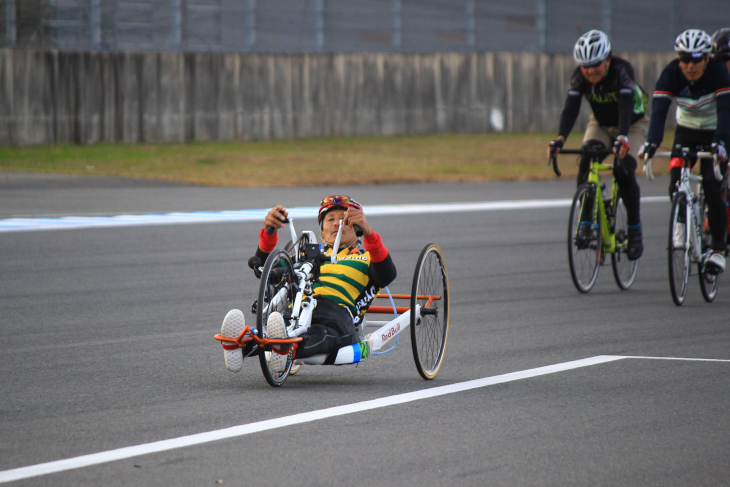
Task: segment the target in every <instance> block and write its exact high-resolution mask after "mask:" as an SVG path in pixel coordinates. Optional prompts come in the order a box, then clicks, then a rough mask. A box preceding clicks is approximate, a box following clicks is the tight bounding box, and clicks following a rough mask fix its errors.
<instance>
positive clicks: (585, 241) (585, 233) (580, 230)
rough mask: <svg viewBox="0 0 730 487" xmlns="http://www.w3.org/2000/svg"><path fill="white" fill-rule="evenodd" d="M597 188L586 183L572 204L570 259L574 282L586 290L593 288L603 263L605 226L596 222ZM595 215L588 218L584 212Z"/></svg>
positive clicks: (569, 238)
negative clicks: (594, 204)
mask: <svg viewBox="0 0 730 487" xmlns="http://www.w3.org/2000/svg"><path fill="white" fill-rule="evenodd" d="M595 194H596V188H595V186H593V185H592V184H583V185H581V186H580V188H578V191H576V193H575V196H574V197H573V203H572V205H571V208H570V221H569V222H568V262H569V263H570V276H571V277H572V278H573V284H575V287H576V288H577V289H578V291H580V292H582V293H587V292H588V291H590V290H591V288H593V285H594V284H595V283H596V277H598V266H599V265H600V263H601V252H602V248H601V245H602V244H601V230H600V228H598V225H597V224H596V223H597V221H596V215H597V212H596V209H595V208H593V202H594V201H595V200H596V198H595ZM584 214H586V215H591V216H590V217H588V218H586V219H585V220H584V219H583V218H582V215H584Z"/></svg>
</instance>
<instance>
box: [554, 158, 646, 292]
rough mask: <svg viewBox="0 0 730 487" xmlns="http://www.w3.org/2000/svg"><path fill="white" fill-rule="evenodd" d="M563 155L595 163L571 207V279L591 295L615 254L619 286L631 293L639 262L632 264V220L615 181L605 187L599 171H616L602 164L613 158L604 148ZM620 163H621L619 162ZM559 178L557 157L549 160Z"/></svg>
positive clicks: (633, 261)
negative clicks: (608, 256) (608, 257)
mask: <svg viewBox="0 0 730 487" xmlns="http://www.w3.org/2000/svg"><path fill="white" fill-rule="evenodd" d="M560 154H577V155H578V156H579V157H580V156H588V157H590V160H591V165H590V172H589V174H588V180H587V181H586V182H585V183H583V184H581V185H580V186H579V187H578V190H577V191H576V192H575V196H573V201H572V203H571V206H570V219H569V220H568V262H569V264H570V276H571V277H572V279H573V284H575V287H576V289H578V291H580V292H582V293H587V292H589V291H590V290H591V289H592V288H593V285H594V284H595V283H596V278H597V277H598V268H599V267H600V266H602V265H604V264H605V259H606V254H611V265H612V267H613V275H614V277H615V279H616V284H618V286H619V288H621V289H622V290H626V289H629V288H630V287H631V285H632V284H633V282H634V279H635V278H636V271H637V268H638V265H639V261H638V260H629V258H628V257H627V255H626V249H627V247H628V241H629V237H628V220H627V216H626V206H625V205H624V203H623V201H622V199H621V197H620V195H619V192H618V183H617V182H616V180H615V179H613V182H612V184H611V189H610V191H609V189H608V188H607V187H606V185H605V183H601V178H600V176H599V175H598V172H599V171H609V170H613V166H612V165H610V164H604V163H603V162H602V161H603V160H604V159H605V158H606V157H607V156H609V155H611V154H613V152H612V151H611V150H610V149H606V148H605V146H604V145H603V144H600V145H584V146H583V147H582V148H580V149H561V150H560ZM616 163H620V160H618V158H617V160H616ZM548 164H552V166H553V170H554V171H555V174H556V175H558V176H560V174H561V173H560V170H559V169H558V159H557V154H556V153H552V155H551V156H550V158H549V160H548Z"/></svg>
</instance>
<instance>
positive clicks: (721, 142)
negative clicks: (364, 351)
mask: <svg viewBox="0 0 730 487" xmlns="http://www.w3.org/2000/svg"><path fill="white" fill-rule="evenodd" d="M711 49H712V47H711V41H710V36H709V35H707V33H706V32H704V31H702V30H699V29H689V30H686V31H684V32H682V33H681V34H680V35H679V36H678V37H677V39H676V41H675V43H674V50H675V51H676V52H677V53H678V55H679V58H678V59H675V60H674V61H672V62H670V63H669V64H668V65H667V66H666V67H665V68H664V70H663V71H662V74H661V75H660V76H659V80H658V81H657V83H656V89H655V90H654V98H653V100H652V114H651V125H650V127H649V137H648V140H647V142H646V143H645V144H644V145H643V146H642V148H641V150H640V152H639V155H646V156H647V157H651V156H653V155H654V152H655V151H656V149H657V147H658V146H659V145H660V144H661V142H662V139H663V138H664V124H665V122H666V118H667V112H668V111H669V106H670V105H671V103H672V100H673V99H674V100H676V102H677V129H676V130H675V132H674V143H673V144H672V147H673V148H674V147H675V146H677V145H680V146H683V147H692V148H695V147H697V146H710V147H711V150H712V152H714V153H715V154H716V155H717V158H718V160H719V161H720V162H721V163H722V162H725V161H726V160H727V151H726V149H725V144H726V143H727V141H728V139H729V136H730V74H728V70H727V67H726V66H725V63H723V61H722V60H720V59H718V58H711V57H710V51H711ZM672 155H673V157H672V159H671V161H670V163H669V167H670V171H671V182H670V184H669V194H670V195H671V194H674V193H675V192H676V190H677V182H678V181H679V178H680V177H681V170H682V164H683V161H682V159H681V158H680V157H679V156H680V154H679V153H677V152H676V150H675V149H673V154H672ZM695 162H696V161H695ZM712 165H713V161H712V159H702V161H701V162H700V173H701V174H702V177H703V179H702V187H703V189H704V192H705V202H706V203H707V218H708V221H709V224H710V233H711V235H712V244H711V245H712V250H713V253H712V254H711V255H710V256H709V257H708V258H707V260H706V261H705V265H706V266H707V268H708V270H710V271H713V272H722V271H724V270H725V257H724V255H723V253H724V252H725V246H726V240H727V220H726V216H725V215H726V212H725V204H724V202H723V199H722V192H721V182H720V181H716V180H715V177H714V171H713V167H712ZM723 166H724V164H723ZM722 171H723V172H724V171H725V168H724V167H723V168H722Z"/></svg>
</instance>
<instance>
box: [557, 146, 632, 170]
mask: <svg viewBox="0 0 730 487" xmlns="http://www.w3.org/2000/svg"><path fill="white" fill-rule="evenodd" d="M558 154H577V155H588V156H590V157H591V158H603V157H606V156H610V155H611V154H613V150H611V149H592V148H589V147H583V148H580V149H560V152H553V151H551V152H550V156H549V157H548V166H549V165H551V164H552V166H553V171H555V175H557V176H558V177H560V175H561V172H560V169H558ZM621 167H622V169H623V171H624V172H626V169H625V168H623V166H621Z"/></svg>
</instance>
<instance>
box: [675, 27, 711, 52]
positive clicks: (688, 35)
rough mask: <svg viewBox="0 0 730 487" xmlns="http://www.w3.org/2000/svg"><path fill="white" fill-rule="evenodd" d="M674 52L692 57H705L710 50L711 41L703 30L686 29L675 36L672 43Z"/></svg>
mask: <svg viewBox="0 0 730 487" xmlns="http://www.w3.org/2000/svg"><path fill="white" fill-rule="evenodd" d="M674 50H675V51H677V52H686V53H689V54H693V55H705V54H709V52H710V51H711V50H712V41H711V40H710V36H709V35H707V32H705V31H704V30H700V29H687V30H685V31H684V32H682V33H681V34H679V35H678V36H677V39H676V40H675V41H674Z"/></svg>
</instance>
